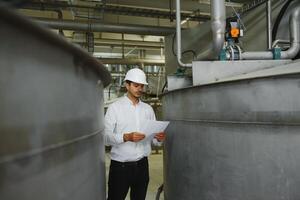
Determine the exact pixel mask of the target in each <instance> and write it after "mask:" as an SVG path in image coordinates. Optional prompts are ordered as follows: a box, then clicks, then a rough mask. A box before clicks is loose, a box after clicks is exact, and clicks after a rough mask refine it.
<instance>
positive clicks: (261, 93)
mask: <svg viewBox="0 0 300 200" xmlns="http://www.w3.org/2000/svg"><path fill="white" fill-rule="evenodd" d="M299 63H300V62H299V61H298V62H297V63H296V62H295V63H292V64H288V65H289V66H280V67H276V68H274V69H267V70H264V71H262V72H253V75H252V76H250V75H248V76H246V75H245V76H244V75H242V76H241V77H238V78H236V79H235V80H227V81H224V82H222V81H220V82H219V83H214V84H208V85H202V86H194V87H190V88H185V89H179V90H174V91H170V92H169V93H166V94H165V95H164V96H163V114H164V119H165V120H170V121H171V123H170V125H169V127H168V129H167V130H166V132H167V138H166V142H165V151H164V190H165V199H166V200H183V199H184V200H195V199H201V200H283V199H286V200H287V199H289V200H299V199H300V192H299V187H300V173H299V169H300V145H299V144H300V65H299ZM243 76H244V77H243Z"/></svg>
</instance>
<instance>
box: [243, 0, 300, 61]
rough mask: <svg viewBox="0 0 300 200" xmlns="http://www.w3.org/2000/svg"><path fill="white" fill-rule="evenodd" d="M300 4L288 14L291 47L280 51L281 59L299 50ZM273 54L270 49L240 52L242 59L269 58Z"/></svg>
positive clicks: (293, 55)
mask: <svg viewBox="0 0 300 200" xmlns="http://www.w3.org/2000/svg"><path fill="white" fill-rule="evenodd" d="M299 18H300V5H299V4H298V6H297V7H296V8H295V9H294V10H293V11H292V14H291V16H290V22H289V23H290V42H291V47H290V48H289V49H288V50H286V51H282V52H281V59H292V58H294V57H295V56H296V55H297V53H298V52H299V50H300V33H299V30H300V20H299ZM273 57H274V55H273V52H271V51H262V52H244V53H242V57H241V59H243V60H267V59H269V60H271V59H273Z"/></svg>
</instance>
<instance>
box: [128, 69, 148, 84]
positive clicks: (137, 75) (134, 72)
mask: <svg viewBox="0 0 300 200" xmlns="http://www.w3.org/2000/svg"><path fill="white" fill-rule="evenodd" d="M124 81H132V82H135V83H140V84H143V85H148V83H147V81H146V74H145V73H144V72H143V70H140V69H139V68H134V69H131V70H129V71H128V72H127V74H126V76H125V79H124Z"/></svg>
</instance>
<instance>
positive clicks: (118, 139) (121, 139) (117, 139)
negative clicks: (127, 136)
mask: <svg viewBox="0 0 300 200" xmlns="http://www.w3.org/2000/svg"><path fill="white" fill-rule="evenodd" d="M123 135H124V134H117V135H116V141H117V143H118V144H120V143H123V142H124V139H123Z"/></svg>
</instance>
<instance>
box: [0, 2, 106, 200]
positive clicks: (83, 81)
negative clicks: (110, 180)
mask: <svg viewBox="0 0 300 200" xmlns="http://www.w3.org/2000/svg"><path fill="white" fill-rule="evenodd" d="M0 27H1V28H0V37H1V45H0V199H1V200H21V199H22V200H66V199H68V200H69V199H72V200H82V199H89V200H104V199H105V165H104V145H103V139H102V134H101V133H102V131H103V129H104V125H103V88H104V87H105V86H106V85H108V83H109V82H110V75H109V73H108V71H107V70H106V69H105V68H104V67H103V66H102V64H100V63H99V62H98V61H97V60H95V59H94V58H92V57H91V56H89V55H88V54H87V53H85V52H83V51H81V50H80V49H79V48H77V47H75V46H72V45H70V44H69V43H67V42H66V41H64V40H63V39H61V38H59V37H58V36H56V34H54V33H51V32H50V31H46V30H44V29H43V28H40V27H38V26H36V25H35V24H33V23H31V22H30V21H27V20H25V19H24V17H21V16H19V15H16V14H15V13H14V12H12V11H9V10H8V9H6V8H3V7H1V8H0Z"/></svg>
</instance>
